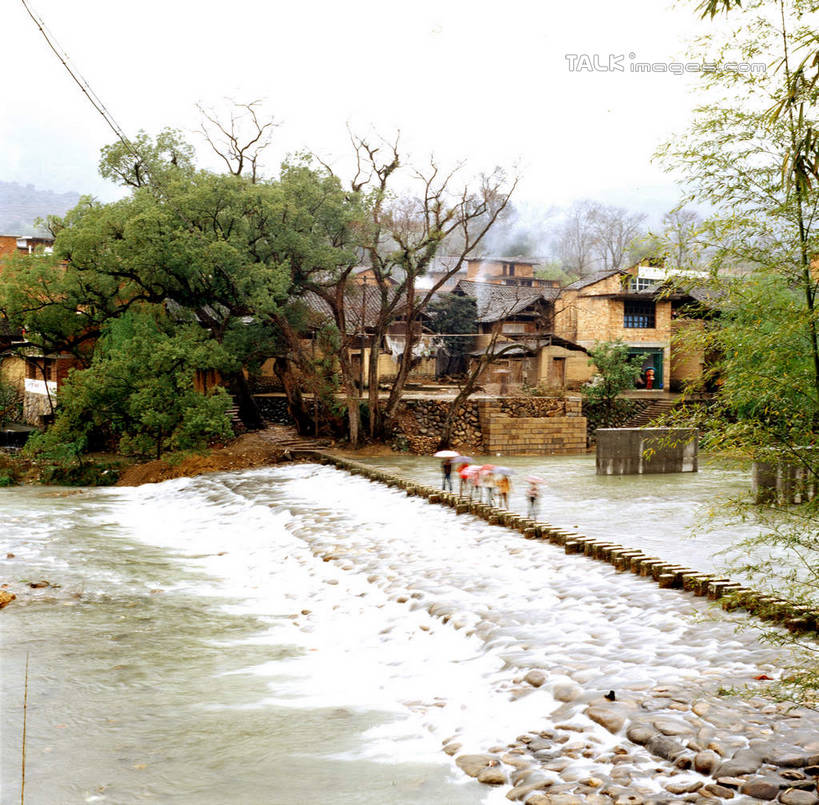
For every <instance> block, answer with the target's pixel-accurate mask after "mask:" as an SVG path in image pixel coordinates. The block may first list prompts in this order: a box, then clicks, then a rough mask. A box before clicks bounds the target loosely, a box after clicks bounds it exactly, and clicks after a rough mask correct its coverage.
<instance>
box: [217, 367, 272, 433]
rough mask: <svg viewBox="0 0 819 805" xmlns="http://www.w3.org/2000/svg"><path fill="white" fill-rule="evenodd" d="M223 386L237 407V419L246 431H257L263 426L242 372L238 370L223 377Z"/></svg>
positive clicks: (257, 407)
mask: <svg viewBox="0 0 819 805" xmlns="http://www.w3.org/2000/svg"><path fill="white" fill-rule="evenodd" d="M225 384H226V386H227V389H228V391H229V392H230V394H232V395H233V398H234V399H235V400H236V403H237V405H238V406H239V419H241V420H242V424H243V425H244V426H245V427H246V428H247V429H248V430H259V429H260V428H261V427H262V426H263V424H264V423H263V422H262V415H261V412H260V411H259V406H258V405H256V400H254V399H253V395H252V394H251V393H250V386H248V383H247V378H246V377H245V374H244V372H242V371H241V370H239V371H238V372H233V373H232V374H229V375H226V376H225Z"/></svg>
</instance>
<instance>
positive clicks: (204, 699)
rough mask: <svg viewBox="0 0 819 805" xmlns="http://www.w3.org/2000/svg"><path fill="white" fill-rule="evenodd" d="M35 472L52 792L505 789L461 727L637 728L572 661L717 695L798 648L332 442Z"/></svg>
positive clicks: (39, 679)
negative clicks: (570, 695) (94, 474)
mask: <svg viewBox="0 0 819 805" xmlns="http://www.w3.org/2000/svg"><path fill="white" fill-rule="evenodd" d="M20 492H21V494H19V495H17V496H15V494H14V492H6V491H4V492H3V494H2V495H0V514H2V515H3V516H4V520H3V523H4V533H3V536H4V547H5V550H4V551H3V555H5V552H6V550H9V551H11V552H13V553H14V554H15V558H13V559H9V560H5V561H4V562H3V569H4V573H5V574H6V578H7V579H9V580H10V581H13V582H14V583H17V584H18V585H19V584H20V583H21V581H22V578H23V574H24V573H25V574H28V577H46V578H49V580H51V581H53V582H57V583H60V584H62V585H63V586H62V587H61V588H60V589H59V590H57V591H50V590H46V591H45V592H41V591H38V592H37V593H36V595H37V596H41V597H42V596H45V595H50V596H51V597H52V599H53V600H52V601H51V602H50V603H48V602H43V601H35V600H32V599H31V598H30V597H29V600H28V601H26V602H25V605H22V604H23V602H22V597H23V596H21V605H19V606H18V605H17V604H13V605H11V606H10V607H8V608H7V609H6V610H4V611H3V613H2V616H0V618H2V625H3V641H4V648H5V649H8V651H7V653H6V656H7V657H10V658H11V661H12V662H13V664H14V671H15V672H16V678H15V679H14V680H12V679H11V677H10V675H9V674H8V670H9V668H10V666H9V664H8V663H6V668H4V689H3V697H4V711H5V710H7V708H10V707H12V708H13V707H14V701H19V694H20V690H21V685H20V682H19V668H20V662H21V658H22V657H23V655H24V653H25V651H29V652H31V656H32V658H33V662H34V674H33V685H32V694H33V699H32V700H33V702H34V704H33V706H32V710H31V712H30V718H31V722H32V727H31V732H30V741H31V743H30V749H29V752H30V756H31V757H32V761H31V762H32V773H31V775H32V776H31V780H32V783H31V786H32V794H31V797H30V799H28V800H27V801H29V802H30V803H37V802H43V803H46V802H66V803H67V802H82V801H92V800H91V799H89V797H101V798H102V800H100V801H105V800H107V801H109V802H117V803H121V802H137V801H143V800H144V801H156V802H163V803H164V802H174V803H176V802H180V803H182V802H184V803H188V802H189V803H194V802H195V803H218V802H242V803H256V802H259V803H262V802H265V803H279V802H280V803H292V802H299V803H313V802H315V803H319V802H328V801H333V802H340V803H362V804H363V805H369V804H370V803H373V804H374V803H376V802H378V803H381V802H385V801H386V802H391V803H400V804H401V805H403V803H421V802H428V803H469V802H474V803H477V802H486V803H500V802H506V801H507V800H506V799H505V792H506V791H507V790H508V787H503V788H497V789H490V788H488V787H486V786H482V785H480V784H478V783H476V782H474V781H472V780H469V779H468V778H466V777H465V776H463V775H462V774H461V772H460V771H458V770H457V769H456V768H455V767H454V764H453V763H452V761H451V759H450V758H449V757H447V756H446V755H444V754H443V753H442V751H441V746H442V743H443V742H444V741H445V740H446V739H449V738H452V737H455V738H456V739H457V742H458V743H460V744H462V746H463V749H462V751H464V752H485V751H487V750H488V749H490V748H491V747H495V746H507V745H509V744H510V742H513V741H514V740H515V738H516V736H518V735H520V734H522V733H532V732H537V731H540V730H544V731H548V730H551V729H554V727H555V725H556V724H565V723H568V724H574V725H576V726H577V727H578V728H579V729H582V730H584V731H585V732H584V736H585V740H587V741H591V742H593V743H594V744H595V745H596V746H597V748H598V750H599V751H598V754H600V753H601V752H604V751H606V750H607V749H609V748H612V747H614V746H615V745H616V744H618V743H622V742H623V741H624V739H623V737H622V736H613V735H611V734H610V733H608V732H607V731H606V730H604V729H602V727H598V726H597V725H595V724H592V723H591V722H590V721H589V719H588V718H587V717H586V715H585V714H584V710H585V707H586V703H585V702H587V701H588V697H587V698H586V699H585V700H582V701H581V700H578V702H577V703H574V704H573V703H569V704H566V703H563V702H560V701H557V700H556V699H555V697H554V696H553V693H554V691H555V689H556V686H560V685H566V684H568V683H572V684H576V685H578V686H579V687H581V688H582V689H583V691H585V692H587V693H588V694H589V695H590V696H591V695H594V696H596V695H599V694H602V693H604V692H606V691H608V690H610V689H615V690H617V691H618V692H620V691H627V692H631V693H632V694H634V695H640V692H641V691H647V692H650V691H654V690H656V689H657V688H658V687H660V688H662V687H663V686H668V687H669V688H674V689H685V690H689V691H691V695H692V696H706V697H707V696H711V695H713V693H714V692H715V691H716V690H717V688H719V687H721V686H722V687H724V686H729V685H743V684H750V685H754V684H758V683H755V682H754V677H755V676H758V675H760V674H762V673H766V674H768V675H771V676H775V675H776V674H777V673H778V668H779V665H780V663H779V660H778V657H777V655H776V652H775V651H774V650H773V649H771V648H770V647H766V646H763V645H761V644H759V643H758V642H757V641H756V639H755V637H754V635H753V633H752V632H750V631H745V632H739V633H737V632H736V631H735V625H736V624H737V623H741V622H742V618H741V616H738V615H732V616H728V615H725V614H723V613H721V612H717V613H713V617H712V612H711V611H710V610H709V609H708V607H707V605H706V604H705V603H703V602H702V601H701V600H698V599H695V598H693V597H691V596H690V595H687V594H684V593H681V592H677V591H669V590H660V589H659V588H657V587H656V586H655V585H654V584H652V583H651V582H649V581H647V580H645V579H640V578H637V577H634V576H632V575H631V574H626V575H623V574H617V573H616V572H615V571H614V569H613V568H611V567H609V566H607V565H604V564H602V563H597V562H593V561H591V560H587V559H586V558H584V557H578V556H567V555H565V554H564V553H563V552H562V551H561V550H560V549H558V548H555V547H553V546H551V545H545V544H542V543H536V542H530V541H526V540H524V539H522V538H521V537H520V535H519V534H517V533H514V532H511V531H508V530H506V529H502V528H498V527H495V526H489V525H488V524H486V523H484V522H483V521H480V520H477V519H475V518H472V517H469V516H463V515H462V516H458V515H456V514H455V513H454V511H452V510H450V509H445V508H441V507H437V506H434V505H430V504H427V503H426V502H424V501H421V500H419V499H417V498H407V497H406V496H405V495H404V494H403V493H401V492H399V491H397V490H393V489H388V488H385V487H383V486H381V485H378V484H375V483H371V482H369V481H367V480H365V479H362V478H357V477H353V476H350V475H348V474H346V473H342V472H339V471H336V470H333V469H330V468H326V467H318V466H314V465H300V466H286V467H276V468H270V469H263V470H255V471H248V472H243V473H233V474H223V475H213V476H207V477H201V478H197V479H182V480H178V481H169V482H166V483H163V484H158V485H152V486H144V487H140V488H137V489H113V490H95V491H91V492H86V493H84V494H80V495H72V494H69V495H68V496H65V497H53V496H52V497H48V495H49V494H51V495H53V494H54V493H49V492H42V491H40V492H39V494H37V493H36V492H33V491H31V490H20ZM32 627H35V628H36V630H38V631H36V632H32V631H31V629H32ZM533 669H540V670H541V671H543V672H544V674H545V676H546V683H545V684H543V685H542V686H541V687H539V688H537V689H535V688H533V687H531V686H530V685H528V684H526V683H525V682H522V677H523V676H524V675H525V674H526V673H527V672H529V671H531V670H533ZM38 702H39V703H38ZM18 710H19V708H18ZM18 715H19V713H18ZM112 721H113V723H111V722H112ZM12 723H16V722H14V719H12ZM60 724H63V726H62V727H61V726H60ZM63 736H69V737H71V738H72V739H73V740H71V741H67V740H64V737H63ZM18 738H19V736H17V734H16V729H15V730H14V732H13V733H12V734H11V735H10V736H9V744H10V745H11V747H12V752H10V753H6V754H5V755H4V766H3V779H4V781H5V780H6V779H13V777H14V763H13V761H12V760H10V759H9V758H12V757H13V756H14V752H13V746H14V741H15V740H17V739H18ZM109 748H110V752H108V751H107V750H108V749H109ZM640 751H642V750H640ZM94 753H99V754H101V755H102V757H101V758H100V757H95V756H94ZM587 754H588V753H587ZM52 759H57V762H56V765H55V764H52V765H51V766H48V767H47V765H46V764H47V762H50V761H51V760H52ZM595 762H596V761H594V760H593V759H590V758H583V757H580V758H579V759H578V760H577V763H576V764H575V765H577V766H578V768H581V769H582V768H585V767H588V768H590V769H591V768H593V767H594V763H595ZM91 764H96V768H97V769H99V771H91V770H90V769H89V768H86V767H88V766H90V765H91ZM635 764H636V765H637V766H638V767H640V766H641V764H642V766H643V767H644V768H645V770H646V774H648V773H649V772H648V769H649V767H654V768H656V766H657V761H656V759H654V760H652V759H651V758H649V757H648V755H646V754H643V755H641V754H640V752H639V751H638V752H636V754H635ZM47 768H50V769H51V772H50V773H49V772H47V771H46V769H47ZM54 768H56V769H57V770H58V771H62V772H63V773H64V774H65V775H66V776H67V777H70V779H66V780H65V781H64V783H62V784H61V783H59V782H55V781H54V777H55V774H54ZM78 769H79V770H81V771H79V772H78ZM72 771H73V776H71V774H70V772H72ZM143 772H145V773H143ZM578 773H579V772H578ZM57 777H59V774H58V775H57ZM38 784H39V786H40V788H41V789H46V788H48V787H49V786H51V788H50V789H49V790H50V791H51V794H52V795H53V792H54V791H56V792H58V797H57V799H54V798H51V799H49V798H48V797H46V798H41V799H38V798H37V794H36V790H37V788H36V786H37V785H38ZM7 790H8V788H7V787H6V786H4V793H3V799H2V802H3V803H4V804H5V803H7V802H8V803H11V802H14V801H16V799H17V800H18V799H19V796H17V798H16V799H15V797H14V796H12V795H11V793H9V794H7V793H5V792H6V791H7ZM93 801H97V800H93Z"/></svg>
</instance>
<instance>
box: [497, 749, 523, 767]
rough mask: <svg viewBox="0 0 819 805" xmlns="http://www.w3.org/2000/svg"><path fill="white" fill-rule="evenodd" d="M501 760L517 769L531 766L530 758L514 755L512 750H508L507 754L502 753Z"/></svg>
mask: <svg viewBox="0 0 819 805" xmlns="http://www.w3.org/2000/svg"><path fill="white" fill-rule="evenodd" d="M501 760H502V761H503V762H504V763H505V764H506V765H507V766H512V767H513V768H515V769H528V768H529V761H528V760H525V759H524V758H522V757H521V756H520V755H513V754H511V753H510V752H507V753H506V754H505V755H502V756H501Z"/></svg>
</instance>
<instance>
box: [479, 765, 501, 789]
mask: <svg viewBox="0 0 819 805" xmlns="http://www.w3.org/2000/svg"><path fill="white" fill-rule="evenodd" d="M477 780H478V782H479V783H484V784H485V785H503V784H504V783H505V782H506V774H505V773H504V771H503V769H502V768H501V767H500V766H487V767H486V768H485V769H483V770H482V771H481V772H480V773H479V774H478V777H477Z"/></svg>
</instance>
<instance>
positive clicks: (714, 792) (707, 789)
mask: <svg viewBox="0 0 819 805" xmlns="http://www.w3.org/2000/svg"><path fill="white" fill-rule="evenodd" d="M702 792H703V793H706V794H710V795H711V796H712V797H719V798H720V799H733V798H734V792H733V790H731V789H730V788H726V787H725V786H724V785H719V784H718V783H708V784H707V785H704V786H703V787H702Z"/></svg>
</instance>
